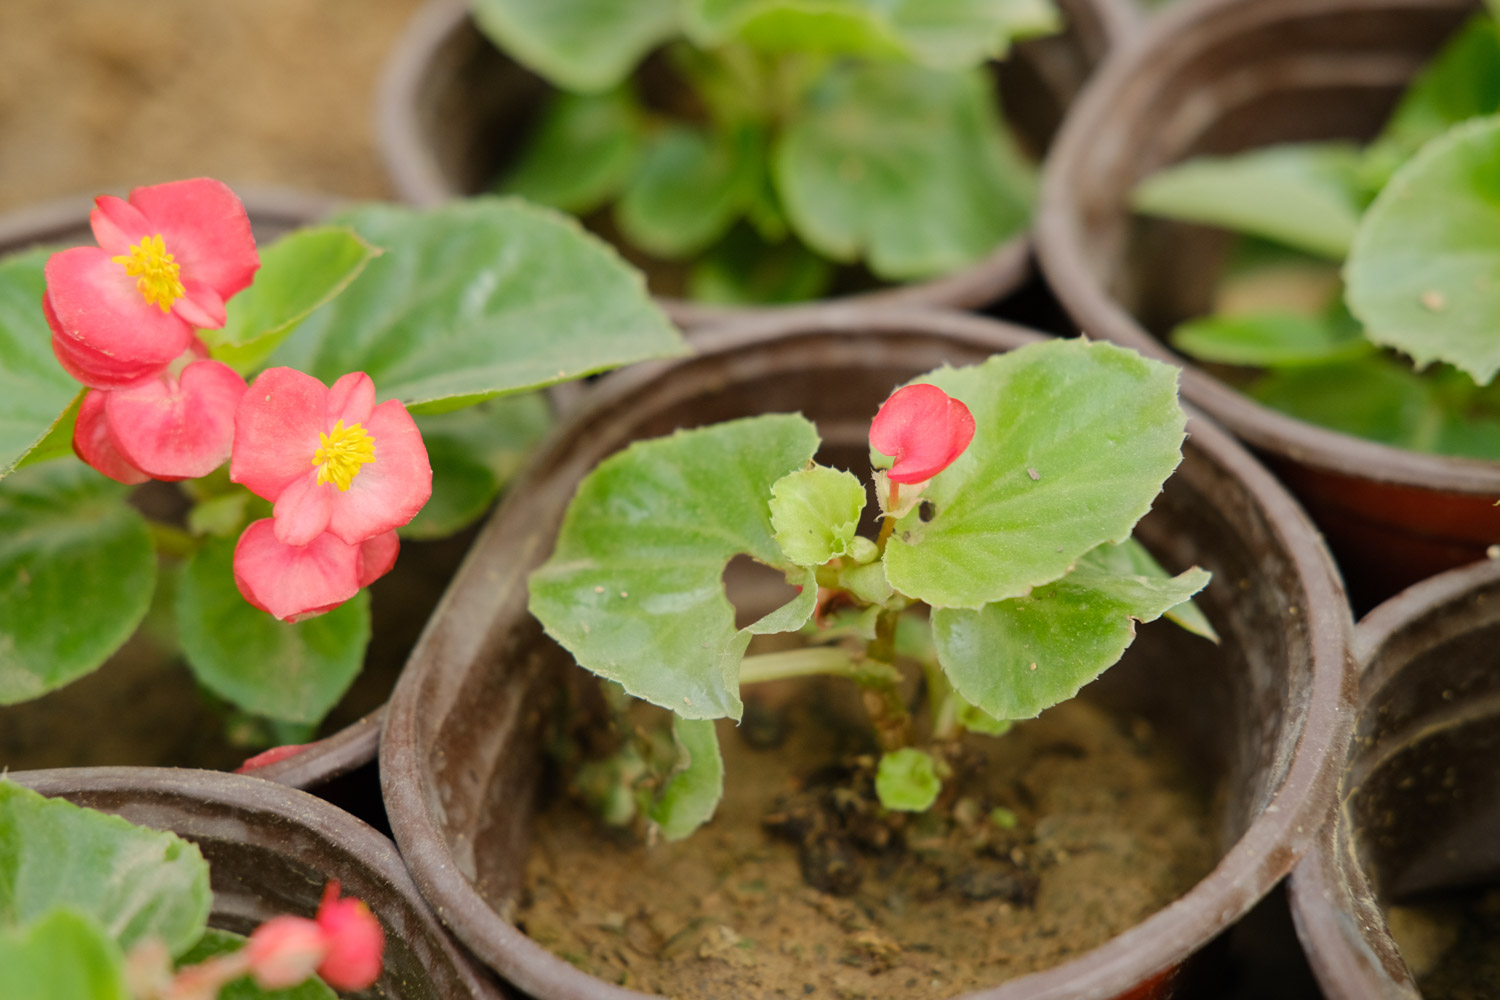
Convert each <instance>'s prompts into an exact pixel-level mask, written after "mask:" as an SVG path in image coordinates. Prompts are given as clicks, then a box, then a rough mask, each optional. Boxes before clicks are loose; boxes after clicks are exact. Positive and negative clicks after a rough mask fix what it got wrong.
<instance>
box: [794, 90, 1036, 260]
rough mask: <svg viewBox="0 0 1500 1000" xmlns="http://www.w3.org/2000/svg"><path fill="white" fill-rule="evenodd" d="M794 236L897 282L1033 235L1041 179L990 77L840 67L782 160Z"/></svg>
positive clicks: (811, 103)
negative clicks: (1029, 227) (1029, 231)
mask: <svg viewBox="0 0 1500 1000" xmlns="http://www.w3.org/2000/svg"><path fill="white" fill-rule="evenodd" d="M773 170H774V174H775V178H776V186H777V190H778V191H779V192H780V194H781V197H782V202H783V207H784V208H785V210H786V214H787V217H788V219H789V220H790V221H791V223H792V227H793V229H794V230H795V231H796V233H797V235H798V236H799V237H801V238H802V239H803V240H804V241H805V242H806V243H807V244H808V245H809V246H811V247H812V248H813V249H815V250H817V251H818V252H819V253H822V254H824V255H826V256H828V257H831V258H833V259H834V260H839V261H846V262H847V261H853V260H855V259H857V258H860V257H864V258H865V259H866V262H867V263H868V265H869V267H870V269H871V270H872V271H873V272H874V273H875V274H876V275H878V276H879V277H882V278H886V279H888V280H907V279H914V278H924V277H929V276H931V275H934V274H941V273H945V272H948V271H952V270H955V269H957V268H960V267H962V266H964V265H966V264H969V263H972V262H974V261H976V260H978V259H979V258H981V257H983V256H984V255H986V254H987V253H989V252H990V251H992V250H993V249H994V248H995V247H997V246H999V245H1000V244H1001V243H1004V242H1005V241H1006V240H1008V239H1011V238H1012V237H1014V236H1016V235H1017V234H1019V233H1020V232H1021V230H1022V229H1024V228H1025V226H1026V224H1027V222H1028V220H1029V218H1030V214H1031V204H1032V201H1033V198H1034V188H1035V180H1034V177H1033V171H1032V168H1031V167H1030V166H1028V165H1026V164H1025V163H1024V161H1023V160H1022V159H1021V156H1020V153H1019V152H1018V151H1017V150H1016V149H1015V148H1014V145H1013V144H1012V143H1011V142H1010V140H1009V139H1008V137H1007V136H1006V134H1005V132H1004V128H1003V126H1002V124H1001V122H1000V117H999V112H998V109H997V108H996V107H995V101H994V83H993V81H992V80H991V78H990V76H989V74H988V73H986V72H984V71H983V70H970V71H968V72H964V73H939V72H935V71H932V70H926V69H922V68H921V67H917V66H910V65H905V64H900V63H875V64H866V65H858V66H846V67H841V68H837V69H835V70H834V71H832V72H830V73H829V74H828V76H827V77H826V78H825V79H824V80H823V81H822V82H821V83H820V84H819V86H818V87H817V88H816V89H815V90H814V92H813V93H812V95H811V96H810V97H809V98H808V101H807V105H806V107H805V108H804V109H803V112H802V114H800V115H799V116H798V117H797V119H796V120H795V121H793V122H791V123H790V124H789V125H788V126H787V128H786V130H785V132H784V134H783V135H782V136H781V139H780V141H779V142H778V143H777V145H776V148H775V150H774V153H773Z"/></svg>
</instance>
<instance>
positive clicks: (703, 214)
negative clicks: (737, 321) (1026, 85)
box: [471, 0, 1060, 302]
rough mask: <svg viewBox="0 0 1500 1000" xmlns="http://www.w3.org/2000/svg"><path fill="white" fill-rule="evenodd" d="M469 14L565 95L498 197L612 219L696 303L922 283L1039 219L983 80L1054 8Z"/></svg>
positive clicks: (733, 2) (527, 8) (917, 5)
mask: <svg viewBox="0 0 1500 1000" xmlns="http://www.w3.org/2000/svg"><path fill="white" fill-rule="evenodd" d="M471 8H472V11H473V16H474V20H475V22H476V24H477V25H478V27H479V28H480V30H481V31H483V32H485V33H486V34H487V35H488V36H489V37H490V38H491V39H492V40H493V41H494V42H495V44H496V45H497V46H498V47H499V48H500V49H502V50H503V51H505V52H506V53H508V54H509V55H511V56H512V57H514V58H515V59H516V60H517V61H519V62H520V63H522V64H523V65H525V66H526V67H528V68H529V69H531V70H533V71H534V72H536V73H538V74H540V75H541V76H542V77H544V78H545V79H546V80H547V81H548V82H550V83H552V84H553V85H554V86H555V87H557V88H558V90H557V92H556V93H555V94H554V95H553V96H552V97H551V99H550V101H549V102H548V103H547V105H546V106H545V107H544V108H543V109H542V111H541V112H540V116H539V121H538V122H537V123H536V125H535V128H534V130H533V132H532V134H531V135H530V136H529V138H528V140H527V142H526V144H525V145H524V147H523V148H522V150H521V151H520V153H519V155H518V156H517V157H516V158H514V162H513V163H512V164H511V165H510V167H509V169H508V170H507V171H506V172H505V173H504V174H503V175H502V176H501V177H500V178H499V179H498V189H499V190H501V191H504V192H510V193H516V194H521V195H524V196H525V197H528V198H532V199H535V200H538V201H541V202H544V203H546V204H551V205H554V206H556V207H558V208H561V209H564V210H566V211H569V212H573V213H576V214H578V215H581V216H590V215H593V216H596V217H599V218H601V219H602V215H601V213H602V212H603V211H604V210H605V209H607V208H608V209H611V213H610V215H609V221H608V223H607V228H608V229H609V230H611V231H613V232H616V233H618V234H619V235H620V236H622V237H623V238H624V240H625V242H627V243H628V244H630V245H631V246H633V247H635V248H636V249H638V250H640V251H643V252H644V253H646V254H649V255H652V256H654V257H656V258H658V259H666V260H683V261H690V262H691V265H690V269H689V272H688V277H687V282H686V284H687V292H688V294H689V295H690V296H691V297H693V298H696V299H701V300H706V301H719V302H783V301H795V300H799V299H810V298H817V297H818V296H820V295H822V294H823V293H824V292H825V291H826V290H827V289H828V288H829V286H830V284H831V283H832V282H833V280H834V277H835V275H834V268H835V265H856V264H862V265H863V266H865V267H866V268H868V270H869V271H870V272H871V273H873V275H874V276H875V277H877V278H879V279H882V280H885V281H908V280H913V279H920V278H929V277H932V276H935V275H939V274H943V273H947V272H950V271H953V270H956V269H958V268H960V267H963V266H965V265H968V264H971V263H973V262H975V261H977V260H979V259H980V258H981V257H983V256H984V255H986V254H987V253H989V252H990V251H991V250H993V249H994V248H995V247H996V246H998V245H1000V244H1001V243H1003V242H1005V241H1006V240H1008V239H1010V238H1012V237H1014V236H1016V235H1017V234H1019V233H1020V232H1021V231H1022V230H1023V229H1024V228H1025V226H1026V224H1027V221H1028V219H1029V216H1030V211H1031V204H1032V200H1033V193H1034V187H1035V183H1034V177H1033V173H1034V171H1033V169H1032V167H1031V166H1030V164H1029V163H1028V162H1027V161H1026V159H1025V157H1024V156H1023V155H1022V154H1021V153H1020V151H1019V150H1018V149H1017V148H1016V144H1015V142H1014V140H1013V139H1012V138H1011V136H1010V134H1009V132H1008V131H1007V128H1006V126H1005V124H1004V123H1003V121H1002V120H1001V118H1000V114H999V109H998V107H997V104H996V96H995V95H996V86H995V81H994V79H993V77H992V75H991V73H990V72H989V69H988V66H987V65H986V64H987V62H988V61H989V60H991V59H997V58H1001V57H1003V56H1004V55H1005V54H1006V53H1007V51H1008V50H1009V48H1010V45H1011V43H1012V42H1013V41H1015V40H1017V39H1024V38H1028V37H1032V36H1035V35H1042V34H1048V33H1050V32H1053V31H1056V30H1057V29H1058V28H1059V26H1060V18H1059V15H1058V12H1057V10H1056V8H1055V7H1054V6H1053V4H1052V0H982V2H967V0H965V2H960V3H955V2H951V0H898V2H883V0H882V2H876V0H639V2H633V3H628V4H615V3H601V2H599V0H550V2H548V3H546V4H541V5H538V4H537V3H535V2H533V0H473V2H472V4H471ZM637 70H640V72H639V73H638V74H636V76H634V77H633V76H632V74H633V73H635V72H636V71H637ZM658 91H659V92H660V93H659V94H658V93H657V92H658ZM866 280H868V279H866Z"/></svg>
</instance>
